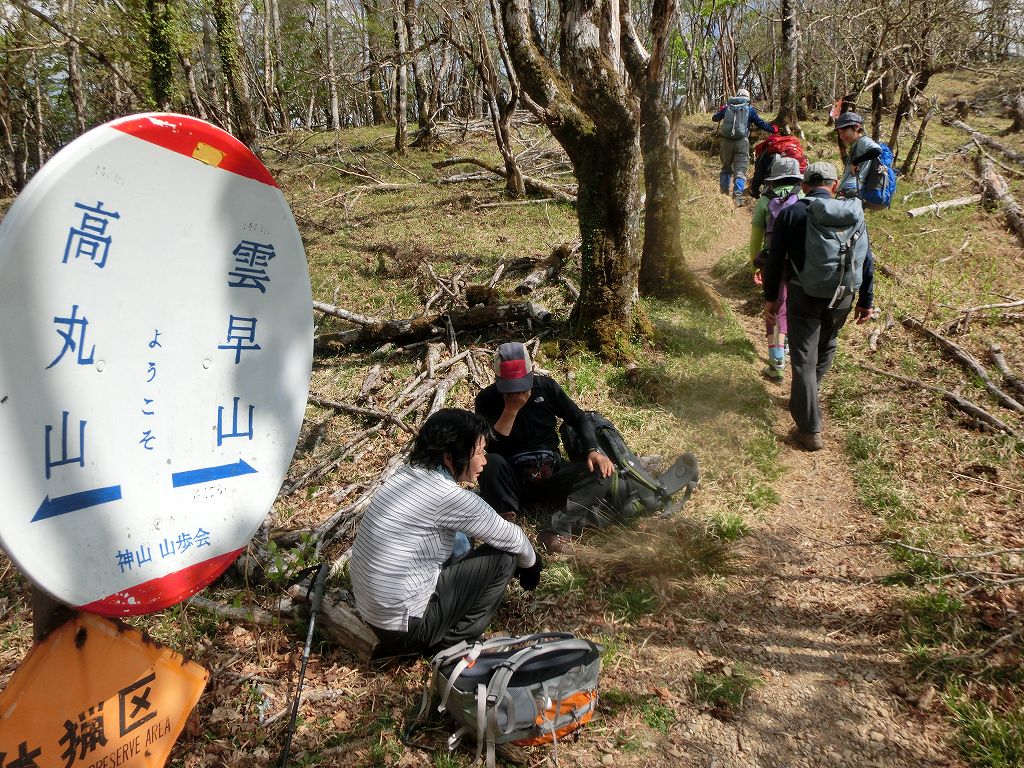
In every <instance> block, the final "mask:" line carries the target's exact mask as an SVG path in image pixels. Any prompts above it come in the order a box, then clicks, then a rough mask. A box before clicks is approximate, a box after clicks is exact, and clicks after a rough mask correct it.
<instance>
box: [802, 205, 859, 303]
mask: <svg viewBox="0 0 1024 768" xmlns="http://www.w3.org/2000/svg"><path fill="white" fill-rule="evenodd" d="M800 202H801V203H803V204H804V205H806V206H807V232H806V234H805V235H804V254H805V257H804V267H803V269H801V270H797V269H796V265H795V264H792V261H791V266H792V267H793V271H794V272H795V273H796V277H794V278H793V282H795V283H796V284H797V285H799V286H800V287H801V288H802V289H803V290H804V293H806V294H807V295H808V296H814V297H816V298H819V299H831V302H830V303H829V305H828V306H829V308H830V309H831V308H832V307H834V306H835V305H836V304H837V303H839V302H840V301H842V300H843V298H844V297H846V296H847V295H849V294H853V293H855V292H856V291H857V289H858V288H860V284H861V279H862V278H863V274H864V260H865V259H866V258H867V255H868V239H867V229H866V227H865V224H864V208H863V206H862V205H861V202H860V200H859V199H856V198H852V199H842V198H840V199H838V200H833V199H831V198H829V199H825V198H821V197H806V198H804V199H803V200H801V201H800Z"/></svg>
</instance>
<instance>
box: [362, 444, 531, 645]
mask: <svg viewBox="0 0 1024 768" xmlns="http://www.w3.org/2000/svg"><path fill="white" fill-rule="evenodd" d="M459 531H461V532H463V533H465V534H467V535H468V536H470V537H473V538H477V539H480V540H481V541H482V542H484V543H485V544H490V545H491V546H492V547H494V548H495V549H500V550H503V551H505V552H510V553H512V554H514V555H516V556H517V559H518V564H519V566H520V567H522V568H529V567H530V566H532V565H533V564H534V561H535V559H536V553H535V552H534V551H533V547H532V546H531V544H530V541H529V539H527V538H526V535H525V534H524V533H523V531H522V529H521V528H520V527H519V526H517V525H513V524H512V523H509V522H508V521H506V520H504V519H502V518H501V517H499V516H498V513H497V512H495V511H494V510H493V509H492V508H491V507H490V505H488V504H487V502H485V501H484V500H483V499H481V498H480V497H479V496H477V495H476V494H474V493H471V492H470V491H467V490H466V489H465V488H462V487H460V486H459V485H458V484H457V483H456V482H455V481H454V480H452V479H451V478H450V477H449V476H447V475H446V474H445V473H443V472H440V471H437V470H432V469H425V468H423V467H418V466H411V465H408V464H407V465H405V466H403V467H401V468H400V469H399V470H398V471H397V472H396V473H395V474H394V475H393V476H392V477H390V478H389V479H388V480H387V481H386V482H385V483H384V485H382V486H381V487H380V489H379V490H378V491H377V492H376V493H375V494H374V495H373V498H372V499H371V500H370V505H369V506H368V507H367V508H366V512H365V513H364V515H363V519H362V521H361V522H360V523H359V530H358V531H357V533H356V539H355V543H354V544H353V545H352V560H351V561H350V563H349V573H350V574H351V577H352V593H353V596H354V597H355V603H356V609H357V610H358V611H359V613H360V615H361V616H362V617H363V618H364V619H366V621H368V622H369V623H370V624H372V625H373V626H375V627H379V628H380V629H389V630H396V631H402V632H404V631H406V630H407V629H408V628H409V619H410V618H411V617H418V616H422V615H423V611H424V610H425V609H426V607H427V603H428V602H429V601H430V596H431V595H432V594H433V592H434V587H435V586H436V584H437V577H438V574H440V572H441V564H442V563H444V561H445V560H447V559H448V556H449V555H450V554H451V552H452V546H453V544H454V542H455V534H456V533H457V532H459Z"/></svg>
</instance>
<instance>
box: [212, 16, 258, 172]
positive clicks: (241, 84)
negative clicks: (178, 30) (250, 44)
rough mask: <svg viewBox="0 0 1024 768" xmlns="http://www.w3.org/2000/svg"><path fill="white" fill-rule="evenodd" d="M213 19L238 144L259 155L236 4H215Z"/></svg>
mask: <svg viewBox="0 0 1024 768" xmlns="http://www.w3.org/2000/svg"><path fill="white" fill-rule="evenodd" d="M213 18H214V21H215V22H216V24H217V50H218V53H219V54H220V64H221V70H222V71H223V73H224V80H225V84H226V87H227V95H228V98H229V99H230V100H231V112H232V114H233V116H234V118H235V129H236V130H237V132H238V140H239V141H241V142H242V143H243V144H245V145H246V146H247V147H249V149H251V150H252V151H253V152H254V153H258V152H259V145H258V144H257V133H256V120H255V118H254V117H253V113H252V102H251V100H250V98H249V84H248V82H247V81H246V79H245V72H244V71H243V69H242V55H243V53H242V47H241V45H240V44H239V37H238V9H237V7H236V6H235V2H234V0H213Z"/></svg>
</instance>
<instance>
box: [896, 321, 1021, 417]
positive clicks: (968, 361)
mask: <svg viewBox="0 0 1024 768" xmlns="http://www.w3.org/2000/svg"><path fill="white" fill-rule="evenodd" d="M903 327H904V328H909V329H911V330H913V331H916V332H917V333H919V334H921V335H922V336H924V337H925V338H926V339H930V340H931V341H933V342H935V343H936V344H938V345H939V346H940V347H942V349H944V350H945V351H946V353H947V354H948V355H950V356H951V357H952V358H953V359H954V360H956V361H957V362H959V363H960V364H961V365H963V366H964V367H965V368H967V369H968V370H969V371H970V372H971V373H973V374H974V375H975V376H977V377H978V378H979V379H981V381H982V383H983V384H984V386H985V389H987V390H988V392H989V394H990V395H992V397H994V398H995V399H996V400H997V401H998V402H999V404H1000V405H1002V406H1003V407H1004V408H1009V409H1010V410H1011V411H1016V412H1017V413H1024V405H1021V404H1020V403H1018V402H1017V401H1016V400H1014V399H1013V398H1012V397H1010V396H1009V395H1008V394H1006V393H1005V392H1003V390H1001V389H1000V388H999V387H997V386H996V385H995V384H994V383H993V381H992V379H990V378H989V376H988V371H986V370H985V366H983V365H982V364H981V363H980V362H978V359H977V358H976V357H974V355H972V354H971V353H970V352H968V351H967V350H966V349H964V348H963V347H961V346H960V345H959V344H957V343H955V342H953V341H950V340H949V339H947V338H946V337H945V336H940V335H939V334H937V333H935V331H932V330H929V329H928V328H925V327H924V325H922V324H921V323H920V322H919V321H917V320H915V319H914V318H912V317H908V318H906V319H905V320H904V321H903Z"/></svg>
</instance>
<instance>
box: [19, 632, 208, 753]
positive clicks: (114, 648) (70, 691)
mask: <svg viewBox="0 0 1024 768" xmlns="http://www.w3.org/2000/svg"><path fill="white" fill-rule="evenodd" d="M207 677H208V673H207V671H206V670H205V669H203V668H202V667H200V666H199V665H198V664H195V663H193V662H191V661H186V660H185V659H184V658H183V657H182V656H181V655H180V654H178V653H175V652H174V651H172V650H171V649H169V648H167V647H165V646H162V645H160V644H158V643H155V642H153V641H152V640H150V639H148V638H145V637H143V635H142V633H141V632H139V631H138V630H135V629H132V628H131V627H129V626H128V625H127V624H123V623H121V622H117V621H111V620H110V619H105V618H102V617H100V616H94V615H92V614H86V613H83V614H79V615H78V616H77V617H76V618H74V619H72V620H71V621H68V622H67V623H66V624H64V625H63V626H62V627H60V628H59V629H56V630H54V631H53V632H51V633H50V635H49V636H47V637H46V639H45V640H43V641H42V642H41V643H39V644H38V645H36V646H35V647H33V648H32V650H31V651H30V652H29V654H28V656H26V657H25V660H24V661H23V662H22V664H21V666H20V667H19V668H18V671H17V672H15V674H14V677H12V678H11V680H10V682H9V683H8V684H7V687H6V688H5V689H4V691H3V693H0V766H7V768H11V766H15V768H160V767H161V766H163V764H164V763H165V762H166V760H167V755H168V753H170V751H171V747H172V746H173V744H174V742H175V740H176V739H177V738H178V734H179V733H181V729H182V728H183V727H184V725H185V720H186V718H187V717H188V715H189V712H191V711H192V708H193V707H194V706H195V705H196V702H197V701H199V695H200V694H201V693H202V692H203V688H204V687H205V686H206V680H207Z"/></svg>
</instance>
